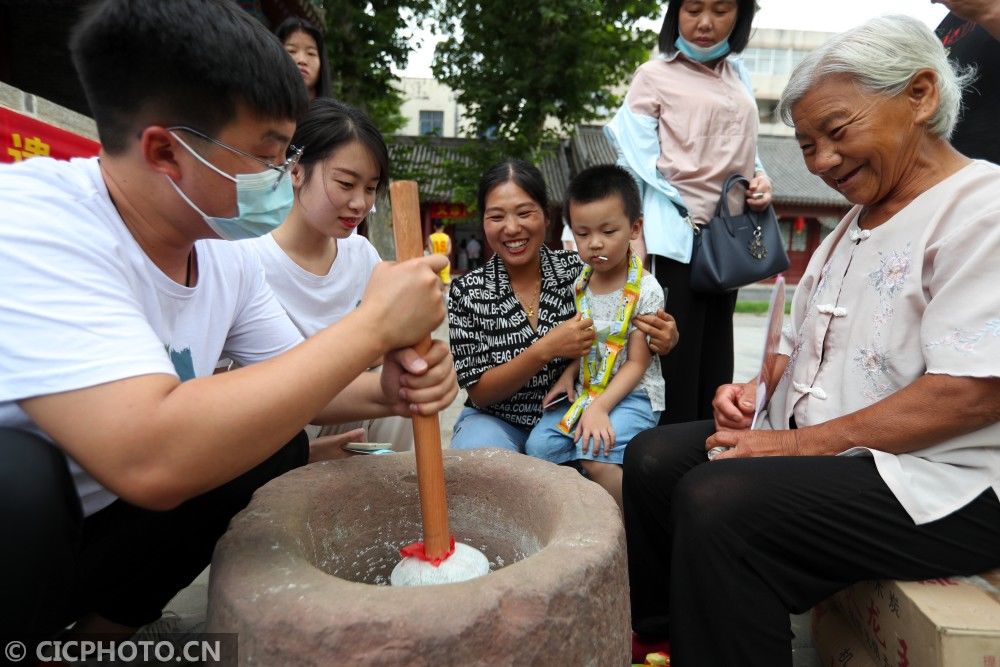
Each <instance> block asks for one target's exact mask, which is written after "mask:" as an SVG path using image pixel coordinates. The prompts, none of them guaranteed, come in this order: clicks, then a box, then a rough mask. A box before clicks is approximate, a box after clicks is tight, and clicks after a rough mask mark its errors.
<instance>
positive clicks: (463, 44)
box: [433, 0, 662, 157]
mask: <svg viewBox="0 0 1000 667" xmlns="http://www.w3.org/2000/svg"><path fill="white" fill-rule="evenodd" d="M661 4H662V3H661V2H660V1H659V0H604V1H602V0H505V1H503V2H494V1H490V2H485V1H483V0H434V7H433V15H434V17H435V18H436V20H437V26H438V27H437V30H438V32H439V33H440V34H442V35H444V36H445V37H446V39H445V40H444V41H443V42H441V43H440V44H439V45H438V47H437V50H436V52H435V57H434V64H433V70H434V75H435V77H436V78H437V79H438V80H439V81H442V82H443V83H445V84H447V85H448V86H450V87H451V88H452V89H453V90H455V91H456V93H457V95H458V101H459V103H460V104H463V105H464V106H465V107H466V110H467V111H466V114H467V117H468V118H469V119H470V121H471V127H470V128H469V129H470V130H471V131H472V133H474V134H475V135H477V136H489V137H495V138H496V139H499V140H500V141H502V142H503V143H506V144H507V147H508V149H509V151H512V152H514V153H516V154H520V155H523V156H526V157H527V156H532V155H534V154H536V153H537V151H538V150H539V149H540V148H541V147H542V146H543V145H544V144H545V143H546V141H547V140H550V139H552V138H553V137H555V136H557V135H558V134H560V133H565V132H566V130H568V129H569V128H572V127H573V126H575V125H576V124H578V123H580V122H584V121H587V120H590V119H593V118H595V117H598V116H604V115H606V114H607V112H608V111H612V110H613V109H614V108H616V107H617V105H618V104H619V103H620V99H619V97H618V96H617V95H616V92H615V88H616V87H617V88H618V89H619V92H622V91H623V88H622V85H623V84H624V83H626V82H627V81H628V78H629V76H630V75H631V73H632V72H633V71H634V69H635V68H636V67H637V66H638V65H639V63H641V62H643V61H645V60H646V59H647V58H648V57H649V51H650V49H651V48H652V47H653V45H654V43H655V34H654V33H653V32H652V31H650V30H644V29H641V28H639V27H638V26H637V23H636V22H637V21H638V20H639V19H641V18H649V17H654V16H657V15H658V14H659V12H660V10H661ZM552 120H554V121H555V124H554V126H553V124H552V123H551V121H552Z"/></svg>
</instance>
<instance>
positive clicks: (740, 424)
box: [624, 16, 1000, 667]
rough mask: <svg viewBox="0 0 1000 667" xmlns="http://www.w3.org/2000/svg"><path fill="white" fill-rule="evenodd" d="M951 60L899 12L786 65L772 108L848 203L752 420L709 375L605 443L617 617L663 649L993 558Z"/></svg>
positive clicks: (988, 373)
mask: <svg viewBox="0 0 1000 667" xmlns="http://www.w3.org/2000/svg"><path fill="white" fill-rule="evenodd" d="M966 79H967V77H966V76H965V75H963V74H961V73H956V72H954V71H953V69H952V67H951V66H950V65H949V63H948V60H947V57H946V54H945V51H944V48H943V47H942V46H941V44H940V42H938V40H937V39H935V38H934V36H933V35H932V34H931V32H930V31H929V30H927V29H926V28H925V27H924V26H923V25H922V24H920V23H919V22H917V21H916V20H914V19H911V18H907V17H901V16H895V17H885V18H880V19H876V20H873V21H870V22H869V23H867V24H865V25H863V26H862V27H860V28H856V29H854V30H851V31H849V32H846V33H844V34H841V35H838V36H836V37H834V38H833V39H831V40H830V41H828V42H827V43H826V44H825V45H824V46H823V47H821V48H820V49H819V50H817V51H815V52H813V53H812V54H810V55H809V56H808V57H807V58H806V59H805V60H804V61H803V62H802V64H801V65H799V67H797V68H796V70H795V71H794V73H793V74H792V77H791V80H790V82H789V84H788V87H787V88H786V90H785V92H784V95H783V97H782V100H781V103H780V110H781V114H782V117H783V118H784V119H785V121H786V122H790V123H791V124H794V126H795V134H796V137H797V138H798V141H799V144H800V145H801V148H802V154H803V156H804V158H805V162H806V165H807V167H808V168H809V170H810V171H811V172H812V173H814V174H816V175H817V176H819V177H820V178H822V179H823V180H824V182H826V183H827V184H828V185H829V186H830V187H833V188H836V189H837V190H839V191H840V192H842V193H843V194H844V196H845V197H847V199H848V200H850V201H851V202H852V203H854V204H855V206H854V208H853V209H851V211H850V212H849V213H848V214H847V216H846V217H845V218H844V219H843V220H842V221H841V223H840V225H839V226H838V227H837V229H836V230H834V232H833V233H832V234H830V236H829V237H828V238H827V239H826V241H824V243H823V244H822V245H821V246H820V248H819V249H818V250H817V251H816V253H815V254H814V255H813V258H812V261H811V262H810V264H809V267H808V269H807V271H806V275H805V276H804V278H803V279H802V281H801V282H800V283H799V288H798V290H797V291H796V294H795V298H794V300H793V306H792V321H793V324H792V327H791V329H790V330H788V331H786V334H785V341H784V347H783V352H784V354H783V355H782V356H781V357H779V359H780V363H779V364H778V368H777V370H776V371H775V373H774V377H772V378H770V381H769V382H768V386H769V387H771V386H776V389H775V391H774V395H773V396H772V397H771V398H770V402H769V403H768V405H767V418H766V420H765V428H764V429H762V430H753V431H751V430H748V427H749V423H750V419H751V417H752V415H753V411H754V404H755V398H756V389H757V388H756V387H755V386H754V385H753V384H752V383H751V384H746V385H724V386H722V387H720V388H719V390H718V392H717V393H716V397H715V401H714V408H715V421H714V422H712V421H703V422H691V423H687V424H677V425H672V426H664V427H659V428H657V429H652V430H650V431H646V432H645V433H643V434H641V435H639V436H638V437H637V438H636V439H635V440H633V442H632V444H631V445H630V446H629V448H628V450H627V455H626V457H625V480H624V501H625V519H626V531H627V538H628V551H629V575H630V577H631V584H632V586H631V589H632V613H633V627H634V629H635V630H636V631H637V633H639V639H640V640H649V639H651V638H655V637H660V638H666V637H667V636H669V638H670V644H671V648H672V653H673V655H672V658H673V659H674V663H673V664H675V665H676V666H677V667H686V666H688V665H767V666H768V667H773V666H774V665H791V664H792V659H791V649H790V645H789V638H790V633H789V620H788V614H789V612H802V611H805V610H807V609H809V608H810V607H811V606H812V605H814V604H815V603H816V602H818V601H820V600H822V599H823V598H825V597H827V596H829V595H830V594H832V593H834V592H836V591H837V590H839V589H842V588H844V587H846V586H848V585H849V584H851V583H853V582H856V581H860V580H866V579H880V578H898V579H922V578H927V577H937V576H941V575H949V574H972V573H975V572H980V571H983V570H985V569H988V568H990V567H994V566H996V565H998V564H1000V500H998V497H997V494H998V492H1000V379H998V377H1000V292H998V291H997V289H996V286H997V284H1000V261H998V259H997V258H998V257H1000V224H998V223H1000V201H998V199H997V196H996V193H997V191H998V190H1000V167H997V166H995V165H993V164H990V163H987V162H981V161H973V160H969V159H968V158H966V157H964V156H963V155H961V154H960V153H958V152H957V151H956V150H955V149H954V148H952V147H951V145H950V144H949V143H948V136H949V135H950V133H951V131H952V128H953V127H954V124H955V121H956V118H957V115H958V110H959V100H960V98H961V92H962V87H963V85H964V84H965V83H966ZM715 447H726V448H728V449H726V450H725V452H724V453H722V454H720V455H718V456H717V457H715V458H714V459H713V460H712V461H711V462H709V460H708V458H707V456H706V452H707V451H708V450H711V449H713V448H715Z"/></svg>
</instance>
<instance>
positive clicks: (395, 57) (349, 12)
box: [323, 0, 431, 134]
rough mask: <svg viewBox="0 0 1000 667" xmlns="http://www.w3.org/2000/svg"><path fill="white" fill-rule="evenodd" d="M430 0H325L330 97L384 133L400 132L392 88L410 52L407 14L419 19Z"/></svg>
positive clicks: (400, 121)
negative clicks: (359, 112) (360, 112)
mask: <svg viewBox="0 0 1000 667" xmlns="http://www.w3.org/2000/svg"><path fill="white" fill-rule="evenodd" d="M430 2H431V0H370V1H368V2H357V1H356V0H324V2H323V7H324V8H325V10H326V53H327V60H328V64H329V68H330V88H331V94H332V95H333V96H334V97H335V98H337V99H339V100H341V101H344V102H347V103H348V104H352V105H354V106H356V107H359V108H361V109H364V110H365V111H366V112H367V113H368V114H369V115H370V116H371V117H372V119H373V120H374V121H375V123H376V125H377V126H378V128H379V129H380V130H382V132H383V133H385V134H391V133H393V132H395V131H397V130H398V129H399V128H401V127H402V126H403V124H404V122H405V121H404V118H403V116H402V114H400V111H399V108H400V105H401V104H402V102H403V100H402V97H401V95H400V92H399V89H398V88H397V87H396V86H395V85H394V82H395V81H396V77H395V76H394V75H393V73H392V68H393V67H394V66H395V67H397V68H400V69H402V68H403V67H405V66H406V61H407V59H408V57H409V54H410V49H411V48H412V40H411V39H410V37H409V34H408V31H407V25H406V15H407V14H412V15H415V16H417V17H418V19H419V17H421V16H423V15H425V14H426V12H427V11H428V10H429V9H430Z"/></svg>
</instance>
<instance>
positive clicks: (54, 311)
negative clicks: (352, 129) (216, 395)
mask: <svg viewBox="0 0 1000 667" xmlns="http://www.w3.org/2000/svg"><path fill="white" fill-rule="evenodd" d="M0 201H2V202H3V206H2V207H0V267H3V268H2V273H0V275H2V276H3V278H2V280H3V286H2V288H0V331H3V332H4V335H3V336H0V378H2V380H0V425H2V426H7V427H14V428H21V429H25V430H30V431H33V432H35V433H39V434H41V435H43V436H44V435H45V434H44V433H43V432H42V431H41V429H40V428H39V427H38V426H37V425H36V424H35V423H34V422H33V421H32V420H31V419H30V418H29V417H28V415H27V414H25V412H24V411H23V410H21V408H20V407H19V406H18V405H17V401H19V400H22V399H25V398H30V397H33V396H43V395H47V394H53V393H58V392H63V391H70V390H74V389H81V388H84V387H92V386H95V385H98V384H103V383H106V382H112V381H115V380H121V379H124V378H129V377H135V376H138V375H146V374H151V373H165V374H169V375H174V376H177V377H179V378H180V379H181V380H187V379H190V378H192V377H199V376H207V375H211V374H212V372H213V370H214V368H215V365H216V362H217V361H218V360H219V358H220V357H221V356H223V355H225V356H228V357H230V358H232V359H235V360H237V361H239V362H240V363H241V364H250V363H254V362H256V361H260V360H263V359H267V358H270V357H273V356H275V355H277V354H279V353H280V352H283V351H285V350H288V349H290V348H292V347H294V346H295V345H297V344H298V343H299V342H300V341H301V340H302V337H301V336H300V335H299V333H298V331H296V330H295V327H294V326H293V325H292V323H291V322H290V321H289V319H288V316H287V315H285V312H284V310H282V308H281V306H280V305H279V304H278V302H277V300H276V299H275V298H274V295H273V294H272V293H271V290H270V289H269V288H268V287H267V284H266V283H265V281H264V272H263V270H262V268H261V267H260V264H259V263H258V262H256V261H255V260H254V259H253V258H252V256H248V255H246V254H245V253H241V252H239V251H238V249H237V248H235V247H234V246H233V245H232V244H231V243H229V242H226V241H199V242H197V243H196V244H195V253H196V257H197V262H198V273H197V275H198V283H197V285H195V286H194V287H184V286H183V285H179V284H177V283H175V282H174V281H173V280H171V279H170V278H168V277H167V276H166V275H165V274H164V273H163V272H162V271H160V269H159V268H157V267H156V265H154V264H153V263H152V261H150V259H149V258H148V257H147V256H146V254H145V253H144V252H143V251H142V250H141V249H140V248H139V246H138V244H137V243H136V241H135V239H134V238H133V237H132V235H131V234H130V233H129V231H128V230H127V228H126V227H125V225H124V223H123V222H122V219H121V217H120V216H119V215H118V212H117V210H116V209H115V206H114V204H113V203H112V201H111V198H110V196H109V195H108V191H107V187H106V186H105V184H104V181H103V179H102V177H101V173H100V167H99V165H98V161H97V158H90V159H85V160H84V159H76V160H72V161H70V162H63V161H57V160H52V159H49V158H32V159H30V160H27V161H24V162H21V163H17V164H14V165H0ZM86 427H87V425H86V424H80V428H86ZM70 469H71V471H72V473H73V478H74V482H75V483H76V488H77V492H78V494H79V495H80V499H81V501H82V503H83V509H84V514H86V515H89V514H92V513H94V512H96V511H97V510H99V509H101V508H102V507H105V506H106V505H109V504H110V503H111V502H112V501H113V500H114V499H115V496H114V495H113V494H112V493H111V492H109V491H107V490H106V489H104V488H103V487H101V486H100V485H99V484H98V483H97V482H96V481H95V480H94V479H93V478H91V477H90V476H89V475H88V474H87V473H85V472H84V471H83V470H81V469H80V468H79V467H78V466H77V465H76V464H75V463H74V462H73V461H72V460H70Z"/></svg>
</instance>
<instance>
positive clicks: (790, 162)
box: [757, 136, 851, 208]
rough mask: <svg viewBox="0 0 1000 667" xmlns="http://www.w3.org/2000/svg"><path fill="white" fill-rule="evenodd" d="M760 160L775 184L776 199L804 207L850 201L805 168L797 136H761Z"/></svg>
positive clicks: (845, 205)
mask: <svg viewBox="0 0 1000 667" xmlns="http://www.w3.org/2000/svg"><path fill="white" fill-rule="evenodd" d="M757 150H758V151H759V152H760V161H761V162H763V163H764V169H766V170H767V175H768V176H770V177H771V183H773V184H774V199H775V201H776V202H779V203H782V204H798V205H801V206H843V207H845V208H847V207H850V206H851V203H850V202H849V201H847V200H846V199H844V196H843V195H842V194H840V193H839V192H837V191H836V190H834V189H833V188H831V187H829V186H828V185H827V184H826V183H824V182H823V181H822V180H820V178H819V177H818V176H814V175H812V174H810V173H809V171H808V170H807V169H806V165H805V162H803V160H802V151H801V149H799V144H798V142H797V141H795V137H774V136H761V137H759V138H758V139H757Z"/></svg>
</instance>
